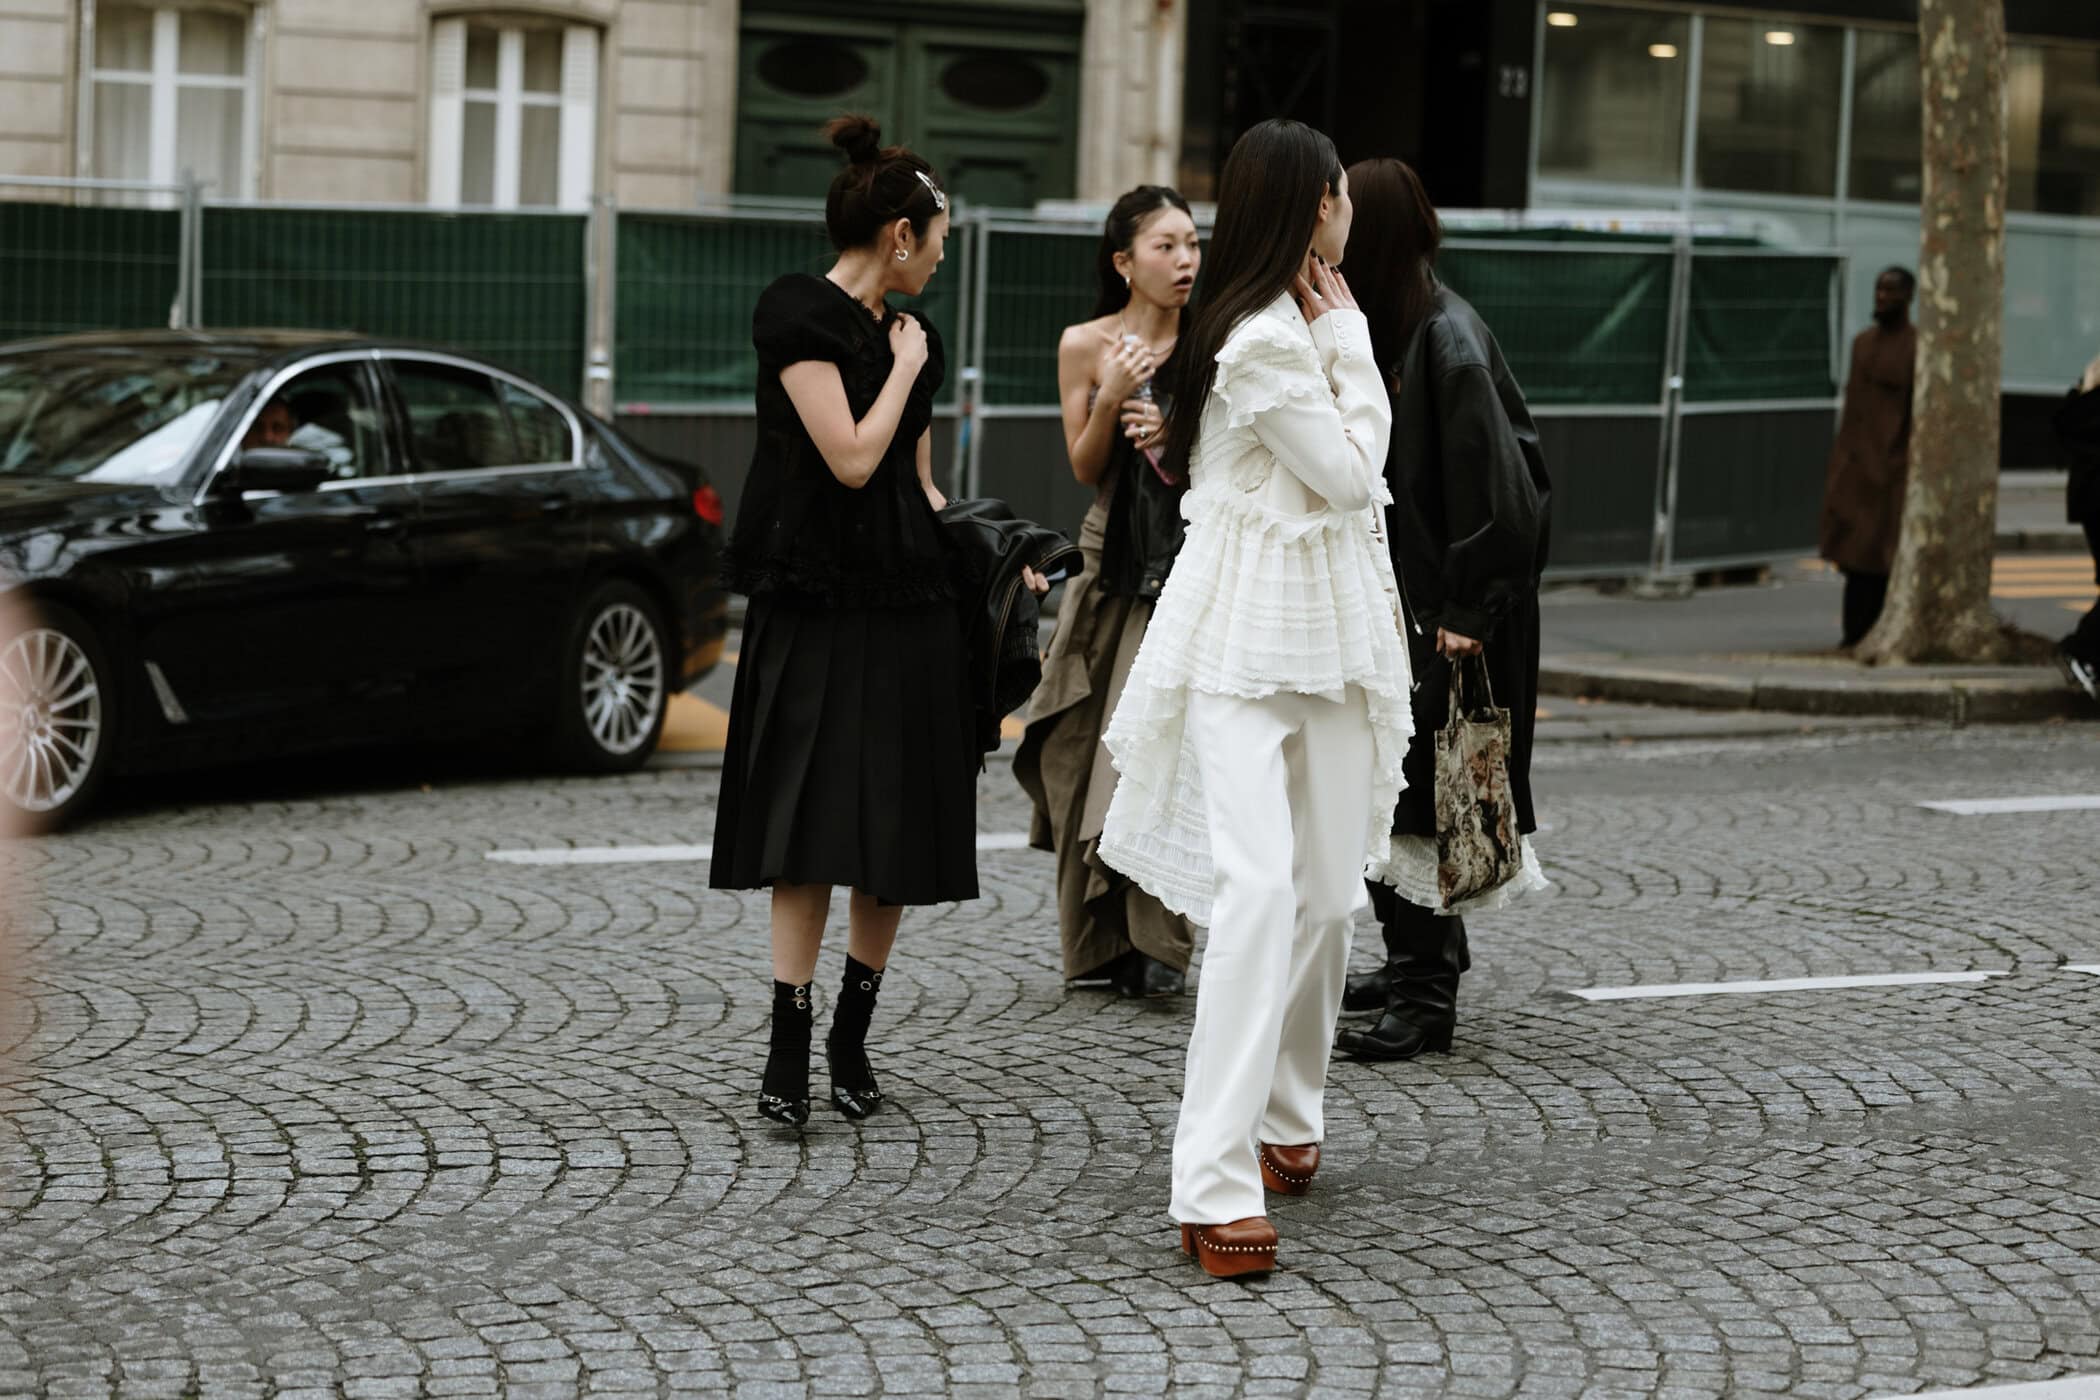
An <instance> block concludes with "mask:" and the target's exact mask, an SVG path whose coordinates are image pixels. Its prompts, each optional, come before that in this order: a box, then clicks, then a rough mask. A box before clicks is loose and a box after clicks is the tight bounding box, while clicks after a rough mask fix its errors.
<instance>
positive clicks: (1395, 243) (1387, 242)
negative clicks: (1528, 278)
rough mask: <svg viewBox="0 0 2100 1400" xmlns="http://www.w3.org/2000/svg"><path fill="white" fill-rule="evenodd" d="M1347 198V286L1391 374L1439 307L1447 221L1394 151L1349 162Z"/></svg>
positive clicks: (1382, 365) (1373, 345)
mask: <svg viewBox="0 0 2100 1400" xmlns="http://www.w3.org/2000/svg"><path fill="white" fill-rule="evenodd" d="M1349 202H1350V203H1351V204H1353V205H1355V206H1356V217H1355V220H1354V222H1352V223H1351V224H1350V225H1349V290H1350V291H1352V292H1354V293H1355V294H1356V304H1357V305H1358V306H1360V307H1362V308H1363V313H1364V319H1365V320H1367V321H1369V322H1370V323H1371V349H1372V351H1373V353H1375V354H1376V355H1377V356H1378V365H1379V368H1381V369H1383V370H1385V371H1386V372H1387V373H1391V372H1392V371H1393V370H1395V369H1397V368H1398V367H1399V365H1400V361H1401V359H1402V358H1404V357H1405V356H1406V354H1407V346H1408V342H1409V341H1411V340H1413V339H1414V334H1415V328H1416V327H1418V326H1420V325H1421V324H1422V322H1423V321H1425V320H1426V319H1428V317H1429V313H1430V312H1431V311H1432V310H1433V309H1434V308H1435V306H1436V254H1437V249H1438V248H1440V247H1442V246H1443V242H1444V225H1443V221H1442V220H1440V219H1438V218H1437V216H1436V206H1435V205H1433V204H1431V203H1430V202H1429V194H1428V192H1427V191H1425V190H1424V189H1423V188H1422V181H1421V180H1420V179H1419V178H1418V177H1417V176H1416V175H1415V172H1414V170H1413V169H1412V168H1411V167H1409V166H1408V164H1407V163H1406V162H1405V161H1400V160H1395V159H1393V158H1392V157H1391V156H1380V157H1378V158H1377V159H1375V160H1360V161H1358V162H1357V163H1356V164H1354V165H1352V166H1350V167H1349Z"/></svg>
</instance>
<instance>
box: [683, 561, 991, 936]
mask: <svg viewBox="0 0 2100 1400" xmlns="http://www.w3.org/2000/svg"><path fill="white" fill-rule="evenodd" d="M970 714H971V711H970V689H969V678H968V668H967V664H966V660H965V651H964V643H963V633H962V622H961V619H960V618H959V616H958V615H957V613H956V610H955V608H954V605H952V604H949V603H930V604H924V605H919V606H913V607H901V608H840V607H836V606H834V605H831V604H827V603H817V602H812V601H805V600H802V599H796V598H782V597H778V596H773V595H766V594H760V595H759V596H757V597H754V598H753V599H751V604H750V607H749V609H748V610H747V611H746V613H745V616H744V634H743V641H742V644H741V650H740V652H739V655H738V659H737V668H736V686H735V690H734V692H733V698H732V699H731V701H730V708H729V739H728V745H727V748H726V751H725V752H724V754H723V759H722V793H721V800H720V803H719V805H718V808H717V811H716V815H715V846H714V861H713V865H712V868H711V869H710V871H709V874H708V883H709V884H710V885H712V886H713V887H714V888H715V889H718V890H750V889H762V888H765V887H767V886H770V885H772V884H774V883H776V882H785V883H788V884H796V885H846V886H850V887H852V888H853V889H857V890H861V891H863V892H864V893H867V894H871V895H873V896H875V898H877V899H878V900H881V901H882V902H883V903H885V904H941V903H946V902H948V901H951V900H961V899H975V898H976V897H977V767H978V754H977V752H976V749H975V746H974V744H973V743H972V733H971V722H970Z"/></svg>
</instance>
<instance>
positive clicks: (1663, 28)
mask: <svg viewBox="0 0 2100 1400" xmlns="http://www.w3.org/2000/svg"><path fill="white" fill-rule="evenodd" d="M1690 45H1691V21H1690V20H1689V19H1688V18H1686V17H1685V16H1683V15H1671V14H1661V13H1657V12H1653V11H1643V10H1610V9H1603V8H1600V7H1598V6H1594V5H1567V6H1562V5H1558V4H1556V5H1555V6H1554V7H1553V8H1552V11H1551V12H1550V13H1549V14H1548V16H1547V23H1546V44H1545V53H1544V55H1543V62H1542V63H1541V68H1542V70H1543V74H1544V76H1543V79H1542V82H1541V85H1540V92H1539V101H1540V102H1541V104H1542V112H1541V120H1540V123H1539V174H1541V175H1544V176H1548V177H1556V176H1558V177H1563V178H1570V179H1578V180H1609V181H1613V182H1617V183H1625V184H1641V185H1678V184H1681V183H1682V182H1683V179H1684V98H1685V74H1684V70H1685V63H1686V59H1687V57H1688V54H1689V49H1690Z"/></svg>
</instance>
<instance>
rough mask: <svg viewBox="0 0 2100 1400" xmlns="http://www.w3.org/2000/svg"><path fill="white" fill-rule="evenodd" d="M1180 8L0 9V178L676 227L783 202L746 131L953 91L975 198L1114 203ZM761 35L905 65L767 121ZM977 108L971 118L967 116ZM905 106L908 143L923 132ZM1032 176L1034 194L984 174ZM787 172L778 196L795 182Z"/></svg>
mask: <svg viewBox="0 0 2100 1400" xmlns="http://www.w3.org/2000/svg"><path fill="white" fill-rule="evenodd" d="M1185 3H1186V0H1009V2H1008V3H1007V4H1005V5H1000V4H997V3H994V4H990V5H961V4H957V3H950V0H916V3H898V4H883V3H879V2H878V0H856V3H853V4H850V5H841V4H829V3H826V0H808V3H802V2H801V0H745V3H744V4H742V5H740V4H739V0H554V2H553V3H541V0H515V2H512V0H496V2H495V3H487V4H481V3H464V4H462V3H451V0H437V3H433V0H252V3H248V2H246V0H0V178H4V177H5V176H7V175H31V176H59V177H97V178H115V179H141V180H151V181H158V182H168V181H174V180H178V179H179V178H181V176H182V174H183V172H185V171H191V172H194V173H196V174H197V175H198V176H199V177H200V178H203V179H206V180H209V181H210V183H211V186H212V188H211V191H210V193H211V197H213V198H222V199H223V198H237V199H257V200H273V201H313V202H328V203H336V202H341V203H356V204H405V205H414V204H426V203H428V204H438V205H452V204H458V205H466V206H481V205H494V206H496V207H508V206H513V205H525V206H531V205H547V204H559V205H566V206H569V207H577V206H579V205H580V204H582V203H586V202H588V200H589V198H590V197H591V196H592V195H594V194H610V195H612V196H613V197H614V198H615V199H617V200H618V201H619V202H620V203H621V204H622V205H626V206H630V207H634V206H643V207H660V208H682V207H686V206H689V205H690V204H691V203H692V202H693V201H694V200H695V199H696V198H698V197H703V196H708V195H721V194H728V193H733V192H745V193H750V192H785V190H783V189H777V188H775V187H774V186H772V185H768V184H767V183H766V181H765V179H764V177H763V175H762V173H761V172H759V171H757V170H756V169H755V168H754V169H752V170H747V171H745V172H743V173H742V174H741V175H740V172H739V171H738V168H737V164H738V161H739V158H740V152H741V153H742V157H743V158H744V159H745V160H746V162H747V164H755V161H754V158H753V156H752V154H751V151H752V149H753V148H752V147H751V145H750V141H749V136H748V131H749V129H750V128H752V127H754V126H761V125H763V123H764V122H765V121H766V120H767V119H768V118H769V116H770V117H771V119H773V120H775V121H776V122H785V121H786V120H788V119H791V120H792V124H793V126H794V128H795V130H796V132H797V133H798V136H797V140H798V141H803V140H806V138H807V134H808V132H809V130H810V129H811V128H812V127H813V125H814V122H815V120H817V119H818V118H819V117H820V116H821V115H822V114H823V113H824V112H826V111H828V110H835V109H836V108H838V107H842V106H852V105H868V104H874V105H880V104H882V103H885V102H888V103H891V104H892V105H894V104H895V103H896V102H898V101H904V102H906V104H907V105H906V107H905V111H906V116H905V117H904V118H903V119H901V121H900V123H899V124H901V125H903V126H905V127H907V128H909V127H911V126H912V125H915V124H916V123H914V121H913V120H912V118H915V117H918V116H919V115H920V112H921V108H920V107H919V106H917V105H910V103H911V101H912V100H913V99H912V97H911V94H912V92H913V91H914V90H916V89H917V88H924V89H926V90H928V91H931V92H933V93H934V96H935V101H936V103H938V102H939V101H941V100H943V99H941V98H940V92H939V90H940V89H941V87H942V85H943V82H944V78H945V76H946V75H947V74H949V73H955V74H958V75H959V76H958V77H957V80H956V83H955V84H954V85H953V86H954V88H955V92H956V93H957V94H958V97H959V103H951V104H949V105H950V106H951V107H953V108H954V110H952V111H949V112H947V113H946V114H945V120H947V122H948V125H949V126H950V127H951V128H952V129H953V131H954V132H956V133H959V134H956V135H952V136H950V137H949V138H948V139H947V144H948V146H950V147H953V148H954V153H953V155H952V156H951V159H953V160H954V161H955V163H956V164H957V165H958V167H959V168H967V169H970V170H973V171H984V172H987V173H984V174H981V175H979V176H978V177H977V178H979V179H980V180H981V181H982V182H983V183H984V185H985V188H986V189H987V191H988V192H996V193H998V194H1008V193H1009V192H1011V191H1027V192H1028V193H1032V194H1039V195H1040V196H1042V197H1046V198H1072V197H1078V198H1082V199H1104V198H1111V197H1113V195H1114V194H1115V193H1116V192H1117V191H1118V190H1120V189H1122V188H1124V187H1126V186H1127V185H1129V184H1131V183H1135V182H1137V181H1139V180H1164V179H1169V178H1171V177H1172V174H1173V169H1174V162H1175V160H1176V158H1177V157H1178V155H1179V150H1180V131H1181V99H1180V72H1181V65H1182V44H1183V38H1182V28H1183V24H1184V13H1183V8H1184V5H1185ZM782 25H786V26H796V25H800V26H801V27H802V28H803V29H804V30H806V31H808V33H809V35H810V36H814V37H816V38H819V39H821V40H823V41H825V42H833V41H836V40H837V39H838V37H839V35H840V34H841V33H844V35H845V37H846V39H848V40H849V41H851V42H854V43H857V44H859V45H860V46H861V47H860V49H859V53H860V57H859V58H854V57H853V56H852V55H848V57H847V61H849V62H863V61H864V60H865V59H866V58H867V57H868V56H869V55H874V56H876V58H877V59H878V61H879V60H880V57H881V54H882V53H884V52H887V51H889V50H895V51H897V52H898V53H900V54H901V53H903V52H904V51H905V49H906V48H907V46H910V48H911V52H912V53H913V54H914V55H918V56H919V57H918V59H917V60H916V61H917V65H918V66H916V67H912V68H911V69H910V70H909V71H901V70H900V71H899V72H897V73H895V74H894V75H892V76H891V80H890V81H887V82H875V81H871V82H869V83H868V84H865V85H863V86H864V88H865V90H853V89H852V88H851V85H850V84H849V85H848V87H847V88H845V89H841V90H840V91H838V92H824V91H810V92H807V93H805V94H803V95H802V96H801V97H799V98H798V97H795V96H793V95H790V96H788V98H787V105H786V108H785V110H786V112H787V113H788V117H787V118H783V117H781V115H780V113H781V111H782V108H781V107H780V105H779V103H778V101H775V103H774V105H773V106H771V107H768V106H767V105H766V102H767V99H768V94H766V93H764V92H759V91H756V90H755V89H757V88H758V86H759V85H760V84H761V83H762V81H763V79H762V78H760V77H758V76H755V73H756V70H755V69H753V67H752V65H751V64H750V63H749V62H748V61H747V60H748V59H749V58H750V57H751V55H747V54H744V53H743V52H742V50H743V49H744V47H745V45H746V44H747V43H748V42H752V41H754V40H756V39H759V38H765V37H768V36H772V35H774V34H775V33H776V31H777V30H778V29H779V27H780V26H782ZM806 51H807V46H806V45H805V49H804V50H798V51H797V53H796V54H793V55H790V56H789V58H790V66H791V67H796V64H797V61H798V60H799V59H801V58H802V56H803V54H804V53H806ZM987 53H996V54H1000V55H1004V56H1005V58H1006V61H1007V62H1008V65H1009V68H1012V67H1013V65H1014V64H1037V63H1038V62H1039V61H1040V63H1041V64H1042V65H1044V66H1045V71H1048V72H1050V73H1051V76H1050V77H1048V78H1045V79H1044V80H1043V93H1042V95H1041V99H1040V101H1038V102H1037V103H1036V104H1035V107H1036V110H1035V111H1034V112H1032V113H1030V112H1026V111H1009V110H1001V103H1002V99H1003V97H1004V96H1005V94H1006V93H1008V92H1011V91H1013V90H1014V89H1013V88H1012V86H1011V82H1010V79H1009V78H1008V77H1007V76H1006V75H1005V72H1004V70H999V69H997V68H986V67H985V66H984V64H983V63H982V62H979V63H978V66H977V68H976V69H971V68H970V67H969V65H968V63H966V62H964V60H965V59H981V58H982V56H983V54H987ZM819 57H820V58H821V55H819ZM900 62H901V60H900ZM942 65H945V66H942ZM1016 71H1021V70H1016ZM807 72H808V69H807V67H806V65H804V66H802V67H800V68H799V69H798V71H797V76H798V77H801V76H807ZM848 76H849V77H850V76H851V75H850V74H849V75H848ZM878 76H880V75H878ZM973 81H974V84H975V86H974V87H973V86H972V85H971V84H972V82H973ZM1001 84H1007V86H1006V87H1005V89H1004V90H1003V91H1002V90H1001V89H1000V85H1001ZM740 86H747V87H750V88H753V89H754V91H752V92H750V93H748V94H740ZM1025 86H1026V80H1025V73H1024V81H1023V87H1025ZM900 93H901V94H902V96H901V97H900V95H899V94H900ZM780 96H781V95H780V94H772V97H773V98H775V99H778V98H779V97H780ZM978 97H981V98H982V99H983V100H985V101H987V102H989V103H991V104H992V105H991V106H990V107H988V108H987V109H986V111H985V112H984V113H983V114H982V120H977V119H975V117H974V115H973V113H972V110H971V109H970V107H969V101H970V100H971V99H973V98H978ZM740 99H742V105H740ZM927 110H928V112H929V115H927V116H926V117H925V119H924V120H925V123H926V124H927V125H928V126H931V125H932V124H933V123H934V121H935V120H936V118H937V117H940V116H941V115H942V114H940V113H938V112H934V111H932V109H930V108H929V109H927ZM1031 119H1032V120H1033V121H1034V123H1035V126H1034V136H1033V139H1034V140H1035V141H1036V142H1037V145H1038V148H1039V149H1041V150H1044V151H1049V152H1053V153H1054V152H1055V151H1056V149H1057V148H1059V147H1062V149H1063V151H1064V153H1065V154H1064V155H1063V156H1062V157H1054V158H1053V159H1051V160H1049V161H1048V162H1043V161H1039V160H1035V159H1034V157H1033V156H1032V155H1031V153H1030V152H1029V150H1028V148H1027V146H1026V144H1025V142H1026V139H1027V137H1028V132H1027V130H1026V129H1025V128H1026V127H1027V124H1028V122H1029V121H1030V120H1031ZM1075 125H1076V128H1077V131H1076V135H1077V140H1076V142H1075V141H1074V139H1073V138H1074V135H1075V133H1074V130H1073V128H1074V126H1075ZM740 127H742V128H745V129H746V132H747V134H746V136H745V138H744V140H743V142H742V143H741V144H740V138H739V129H740ZM895 134H896V135H897V136H899V137H900V138H902V139H907V140H914V141H916V140H918V139H920V138H919V136H918V134H917V133H916V132H915V131H914V130H911V129H904V130H898V131H896V132H895ZM979 136H981V138H982V139H981V140H979V139H978V138H979ZM936 139H939V138H936ZM1002 143H1003V144H1002ZM980 147H981V149H980ZM1075 151H1076V160H1075V159H1074V152H1075ZM1016 152H1018V153H1019V154H1018V155H1016V154H1015V153H1016ZM761 153H762V152H761ZM1060 160H1062V162H1063V164H1062V165H1060V164H1059V161H1060ZM1032 165H1042V166H1044V167H1045V168H1047V169H1048V170H1049V178H1048V181H1047V183H1044V182H1042V181H1040V180H1034V179H1031V180H1030V181H1028V182H1024V183H1015V182H1013V181H1011V180H1008V181H1005V182H1002V181H1001V180H1000V178H999V176H998V171H999V170H1000V169H1001V168H1008V169H1011V168H1018V167H1023V166H1031V168H1032ZM788 173H789V174H791V175H792V176H793V177H794V179H793V182H792V188H794V189H796V190H799V189H800V187H801V186H802V185H803V184H807V183H809V181H808V178H807V172H806V170H804V169H800V168H797V169H793V170H791V171H789V172H788ZM780 183H782V182H775V185H778V184H780ZM810 192H811V193H815V192H816V191H814V190H812V191H810Z"/></svg>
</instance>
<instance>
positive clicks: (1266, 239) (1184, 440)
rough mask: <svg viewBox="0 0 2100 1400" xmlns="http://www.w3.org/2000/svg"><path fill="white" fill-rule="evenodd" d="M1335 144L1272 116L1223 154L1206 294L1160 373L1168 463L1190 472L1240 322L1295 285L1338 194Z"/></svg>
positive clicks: (1164, 461) (1180, 472) (1183, 474)
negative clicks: (1323, 209)
mask: <svg viewBox="0 0 2100 1400" xmlns="http://www.w3.org/2000/svg"><path fill="white" fill-rule="evenodd" d="M1341 187H1342V163H1341V161H1340V160H1339V159H1338V158H1337V157H1336V156H1335V153H1334V142H1332V141H1330V140H1328V139H1327V137H1326V136H1324V135H1322V134H1321V133H1320V132H1318V131H1315V130H1313V129H1312V128H1311V127H1309V126H1307V125H1305V124H1304V123H1303V122H1294V121H1292V120H1290V119H1289V118H1287V117H1272V118H1270V119H1269V120H1268V121H1265V122H1263V123H1261V124H1260V125H1259V126H1255V127H1253V128H1251V129H1250V130H1249V131H1248V132H1247V134H1246V135H1244V136H1242V137H1240V139H1239V140H1238V141H1235V142H1234V143H1233V146H1232V154H1231V155H1229V156H1227V157H1225V170H1224V172H1223V174H1221V175H1220V176H1219V179H1218V222H1217V228H1216V229H1215V231H1214V232H1213V233H1212V234H1211V239H1210V248H1209V250H1208V252H1207V253H1206V255H1205V257H1204V259H1203V280H1204V285H1205V291H1204V294H1203V297H1202V299H1201V300H1200V301H1199V302H1198V303H1197V304H1196V305H1195V306H1193V307H1191V308H1190V309H1189V310H1188V311H1186V312H1184V313H1183V314H1182V322H1181V343H1180V344H1179V345H1178V346H1177V347H1176V349H1175V354H1174V358H1173V360H1172V361H1170V362H1169V363H1168V365H1167V367H1166V368H1165V369H1164V370H1162V371H1161V377H1162V379H1163V380H1164V381H1165V383H1164V395H1163V396H1164V397H1165V399H1166V401H1167V403H1168V404H1169V405H1170V406H1171V414H1170V416H1169V417H1168V419H1167V436H1166V442H1165V444H1164V445H1163V446H1162V448H1161V451H1160V470H1161V471H1163V472H1165V473H1166V474H1167V475H1168V476H1169V477H1170V478H1172V479H1173V480H1175V481H1185V480H1187V479H1188V470H1189V453H1190V451H1191V450H1192V449H1193V448H1194V447H1195V445H1196V433H1197V430H1198V429H1199V428H1200V427H1201V425H1202V422H1203V404H1204V401H1205V400H1206V399H1208V398H1209V397H1210V386H1211V384H1212V382H1213V381H1214V380H1216V378H1217V375H1218V351H1219V350H1221V349H1222V348H1224V345H1225V338H1226V337H1227V336H1229V335H1231V334H1232V330H1233V327H1235V326H1237V325H1239V323H1240V322H1242V321H1244V320H1246V319H1247V318H1248V317H1249V316H1252V315H1253V314H1254V313H1255V312H1257V311H1260V310H1261V309H1262V308H1263V307H1265V306H1267V305H1268V304H1269V303H1270V302H1272V301H1274V300H1276V298H1278V297H1280V296H1282V295H1283V294H1284V293H1285V292H1287V291H1289V290H1290V286H1291V279H1292V278H1293V277H1295V276H1297V274H1298V272H1299V270H1300V269H1301V268H1302V267H1303V266H1304V264H1305V254H1306V250H1307V249H1309V248H1311V247H1312V237H1313V230H1314V229H1315V228H1317V227H1318V226H1319V222H1320V196H1321V195H1323V194H1339V193H1340V192H1341Z"/></svg>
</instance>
